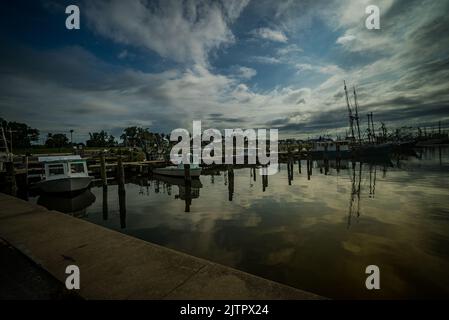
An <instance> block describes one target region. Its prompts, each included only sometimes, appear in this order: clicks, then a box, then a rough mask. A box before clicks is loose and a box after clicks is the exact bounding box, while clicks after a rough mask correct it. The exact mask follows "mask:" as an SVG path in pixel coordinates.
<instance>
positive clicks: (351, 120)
mask: <svg viewBox="0 0 449 320" xmlns="http://www.w3.org/2000/svg"><path fill="white" fill-rule="evenodd" d="M343 84H344V88H345V96H346V105H347V106H348V114H349V127H350V129H351V134H352V139H355V134H354V116H353V115H352V110H351V104H350V102H349V96H348V89H347V88H346V81H345V80H343Z"/></svg>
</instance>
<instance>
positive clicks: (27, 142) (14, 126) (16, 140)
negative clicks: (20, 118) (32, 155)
mask: <svg viewBox="0 0 449 320" xmlns="http://www.w3.org/2000/svg"><path fill="white" fill-rule="evenodd" d="M0 125H1V126H2V127H3V130H4V131H5V135H6V139H8V141H9V146H10V145H11V141H10V139H11V137H12V144H13V148H29V147H31V143H32V142H36V141H38V140H39V130H37V129H33V128H31V127H29V126H28V125H27V124H25V123H20V122H8V121H6V120H4V119H2V118H0Z"/></svg>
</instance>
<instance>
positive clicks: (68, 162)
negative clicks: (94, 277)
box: [36, 155, 93, 193]
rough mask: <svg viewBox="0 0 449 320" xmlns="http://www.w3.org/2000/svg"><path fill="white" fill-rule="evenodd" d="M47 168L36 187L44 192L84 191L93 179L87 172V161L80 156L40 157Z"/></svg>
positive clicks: (40, 160)
mask: <svg viewBox="0 0 449 320" xmlns="http://www.w3.org/2000/svg"><path fill="white" fill-rule="evenodd" d="M38 159H39V162H42V163H43V164H44V166H45V174H44V176H43V177H42V180H41V181H40V182H38V183H37V184H36V186H37V187H38V188H39V189H41V190H42V191H44V192H48V193H62V192H75V191H80V190H84V189H86V188H87V187H89V184H90V183H91V182H92V180H93V177H90V176H89V174H88V171H87V164H86V160H83V159H81V157H80V156H79V155H75V156H53V157H39V158H38Z"/></svg>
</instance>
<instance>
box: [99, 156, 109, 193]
mask: <svg viewBox="0 0 449 320" xmlns="http://www.w3.org/2000/svg"><path fill="white" fill-rule="evenodd" d="M100 171H101V172H100V174H101V181H102V184H103V185H104V186H107V185H108V176H107V174H106V160H105V157H104V154H103V152H102V153H101V154H100Z"/></svg>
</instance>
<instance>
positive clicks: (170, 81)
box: [0, 0, 449, 141]
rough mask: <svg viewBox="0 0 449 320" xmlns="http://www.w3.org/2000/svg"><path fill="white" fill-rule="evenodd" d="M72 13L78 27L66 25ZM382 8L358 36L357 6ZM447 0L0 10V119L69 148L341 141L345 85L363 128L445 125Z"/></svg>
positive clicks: (114, 1) (117, 3)
mask: <svg viewBox="0 0 449 320" xmlns="http://www.w3.org/2000/svg"><path fill="white" fill-rule="evenodd" d="M70 4H76V5H78V6H79V8H80V18H81V25H80V30H68V29H66V27H65V20H66V18H67V16H68V15H67V14H65V8H66V6H68V5H70ZM368 5H377V6H378V7H379V8H380V29H379V30H368V29H367V28H366V27H365V20H366V18H367V17H368V14H366V13H365V8H366V6H368ZM447 12H449V0H424V1H416V0H379V1H375V0H371V1H367V0H326V1H321V0H296V1H295V0H285V1H272V0H257V1H253V0H238V1H237V0H222V1H218V0H217V1H213V0H209V1H201V0H186V1H181V0H163V1H145V0H135V1H133V0H130V1H122V0H111V1H105V0H89V1H75V0H70V1H55V0H36V1H23V0H18V1H2V2H1V10H0V40H1V43H2V45H1V49H0V117H2V118H5V119H7V120H10V121H20V122H25V123H27V124H29V125H30V126H32V127H35V128H38V129H40V130H41V132H42V134H44V135H45V134H46V133H47V132H62V133H67V132H69V131H70V130H74V140H75V141H76V140H78V141H83V140H85V139H86V138H87V137H88V133H89V132H93V131H99V130H106V131H108V132H109V133H112V134H113V135H115V136H117V137H118V136H119V135H120V134H121V132H122V130H123V128H125V127H127V126H134V125H135V126H142V127H146V128H149V129H150V130H151V131H154V132H164V133H169V132H171V130H173V129H175V128H186V129H188V130H191V127H192V121H193V120H201V121H202V124H203V129H207V128H217V129H224V128H243V129H245V128H254V129H257V128H266V129H270V128H277V129H279V134H280V136H281V137H299V138H303V137H315V136H318V135H322V134H344V133H345V131H346V130H347V127H348V115H347V109H346V101H345V97H344V91H343V80H346V82H347V84H348V87H349V88H350V90H351V91H352V86H356V89H357V93H358V99H359V104H360V110H359V112H360V118H361V121H362V130H365V122H366V114H367V113H368V112H373V113H374V122H375V125H376V127H379V126H380V122H384V123H385V124H386V125H387V127H389V128H392V129H393V128H395V127H399V126H402V125H412V126H418V125H419V126H433V125H435V124H436V123H437V122H438V121H442V122H443V124H444V125H446V124H445V123H446V122H449V19H448V18H447V17H446V14H447Z"/></svg>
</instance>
